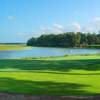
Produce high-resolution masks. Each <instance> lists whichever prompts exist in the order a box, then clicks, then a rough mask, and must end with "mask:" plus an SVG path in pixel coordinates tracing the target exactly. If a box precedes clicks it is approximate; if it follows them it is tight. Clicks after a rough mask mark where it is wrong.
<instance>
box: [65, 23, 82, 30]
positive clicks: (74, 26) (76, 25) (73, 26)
mask: <svg viewBox="0 0 100 100" xmlns="http://www.w3.org/2000/svg"><path fill="white" fill-rule="evenodd" d="M67 30H68V31H73V32H80V31H81V26H80V24H79V23H78V22H73V23H72V24H69V25H68V26H67Z"/></svg>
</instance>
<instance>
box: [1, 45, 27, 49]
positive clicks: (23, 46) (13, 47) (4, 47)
mask: <svg viewBox="0 0 100 100" xmlns="http://www.w3.org/2000/svg"><path fill="white" fill-rule="evenodd" d="M26 48H29V47H27V46H26V45H25V44H0V50H21V49H26Z"/></svg>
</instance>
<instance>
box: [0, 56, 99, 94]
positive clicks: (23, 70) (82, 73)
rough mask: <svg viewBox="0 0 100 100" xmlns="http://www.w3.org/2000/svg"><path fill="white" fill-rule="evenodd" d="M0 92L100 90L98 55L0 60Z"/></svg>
mask: <svg viewBox="0 0 100 100" xmlns="http://www.w3.org/2000/svg"><path fill="white" fill-rule="evenodd" d="M0 92H6V93H21V94H33V95H97V94H100V55H87V56H85V55H83V56H81V55H77V56H64V57H48V58H27V59H26V58H25V59H12V60H11V59H9V60H8V59H6V60H0Z"/></svg>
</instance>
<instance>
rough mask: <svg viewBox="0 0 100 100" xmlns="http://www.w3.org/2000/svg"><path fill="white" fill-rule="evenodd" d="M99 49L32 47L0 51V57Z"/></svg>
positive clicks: (95, 51) (98, 50)
mask: <svg viewBox="0 0 100 100" xmlns="http://www.w3.org/2000/svg"><path fill="white" fill-rule="evenodd" d="M97 53H100V49H75V48H72V49H68V48H52V47H32V48H29V49H24V50H7V51H0V59H8V58H9V59H13V58H21V57H48V56H63V55H74V54H97Z"/></svg>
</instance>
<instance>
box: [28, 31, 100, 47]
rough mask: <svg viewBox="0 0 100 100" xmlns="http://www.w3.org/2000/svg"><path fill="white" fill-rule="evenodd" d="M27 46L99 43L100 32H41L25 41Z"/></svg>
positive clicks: (81, 45)
mask: <svg viewBox="0 0 100 100" xmlns="http://www.w3.org/2000/svg"><path fill="white" fill-rule="evenodd" d="M27 45H28V46H45V47H87V46H88V45H100V34H96V33H82V32H77V33H74V32H66V33H63V34H57V35H55V34H43V35H41V36H40V37H38V38H34V37H33V38H31V39H29V40H28V41H27Z"/></svg>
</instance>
